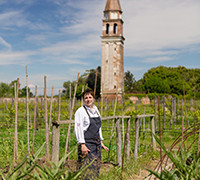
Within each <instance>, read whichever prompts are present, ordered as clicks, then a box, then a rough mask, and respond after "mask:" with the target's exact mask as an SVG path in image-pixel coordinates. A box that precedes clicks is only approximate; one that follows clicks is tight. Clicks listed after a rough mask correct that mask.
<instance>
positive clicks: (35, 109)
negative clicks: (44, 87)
mask: <svg viewBox="0 0 200 180" xmlns="http://www.w3.org/2000/svg"><path fill="white" fill-rule="evenodd" d="M36 111H37V86H35V104H34V119H33V142H32V155H33V154H34V144H35V127H36Z"/></svg>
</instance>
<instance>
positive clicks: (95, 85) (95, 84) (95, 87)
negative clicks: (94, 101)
mask: <svg viewBox="0 0 200 180" xmlns="http://www.w3.org/2000/svg"><path fill="white" fill-rule="evenodd" d="M97 73H98V68H97V69H96V75H95V83H94V98H95V95H96V89H97Z"/></svg>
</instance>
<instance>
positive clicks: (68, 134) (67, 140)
mask: <svg viewBox="0 0 200 180" xmlns="http://www.w3.org/2000/svg"><path fill="white" fill-rule="evenodd" d="M79 74H80V73H78V76H77V80H76V84H75V89H74V97H73V102H72V107H71V111H70V118H69V119H70V120H72V114H73V109H74V104H75V98H76V91H77V87H78V80H79ZM70 131H71V124H69V127H68V132H67V139H66V146H65V156H66V154H67V149H68V143H69V139H70Z"/></svg>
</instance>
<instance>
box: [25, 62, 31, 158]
mask: <svg viewBox="0 0 200 180" xmlns="http://www.w3.org/2000/svg"><path fill="white" fill-rule="evenodd" d="M28 105H29V94H28V66H26V120H27V146H28V155H29V154H30V144H29V107H28Z"/></svg>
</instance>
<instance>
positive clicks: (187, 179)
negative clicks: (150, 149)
mask: <svg viewBox="0 0 200 180" xmlns="http://www.w3.org/2000/svg"><path fill="white" fill-rule="evenodd" d="M154 137H155V139H156V141H157V142H158V144H159V145H160V147H161V148H162V150H163V151H164V152H165V154H166V155H167V157H168V158H169V159H170V160H171V162H172V163H173V164H174V168H173V169H171V170H168V169H164V170H163V171H161V172H160V173H159V172H156V171H153V170H150V169H147V170H148V171H149V172H150V175H149V176H151V175H152V174H153V175H154V176H156V177H157V178H159V179H161V180H165V179H170V180H177V179H179V180H191V179H194V180H199V179H200V173H199V172H200V156H197V155H196V153H194V154H191V153H190V152H187V151H186V150H185V149H184V150H183V149H182V150H181V151H180V152H179V153H178V154H173V153H172V152H171V151H168V150H167V149H166V148H165V146H164V145H163V144H162V143H161V142H160V141H159V139H158V138H157V137H156V136H155V135H154Z"/></svg>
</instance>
